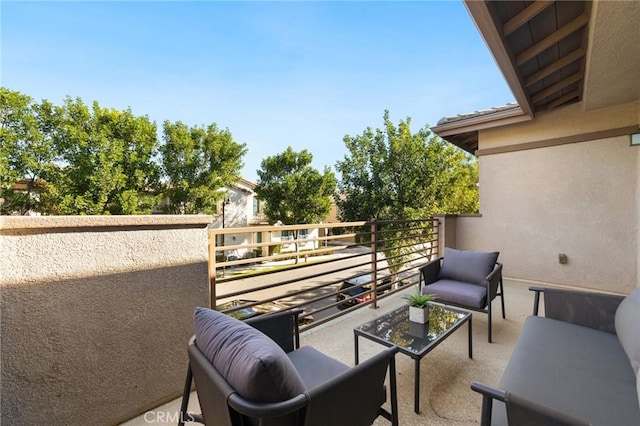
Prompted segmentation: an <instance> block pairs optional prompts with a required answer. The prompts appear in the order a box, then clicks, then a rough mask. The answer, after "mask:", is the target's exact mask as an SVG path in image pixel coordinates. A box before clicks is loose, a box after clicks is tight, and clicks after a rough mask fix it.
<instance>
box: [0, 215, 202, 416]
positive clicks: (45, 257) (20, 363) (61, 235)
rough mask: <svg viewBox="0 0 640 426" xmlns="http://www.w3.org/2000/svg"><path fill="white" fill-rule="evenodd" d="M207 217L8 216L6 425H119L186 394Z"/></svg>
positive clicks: (0, 222)
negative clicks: (188, 347) (188, 349)
mask: <svg viewBox="0 0 640 426" xmlns="http://www.w3.org/2000/svg"><path fill="white" fill-rule="evenodd" d="M211 221H212V218H211V217H210V216H127V217H125V216H120V217H118V216H111V217H109V216H103V217H90V216H84V217H15V218H14V217H9V218H7V217H4V218H0V251H1V255H2V267H1V268H0V286H1V287H0V290H1V293H0V308H1V316H2V318H1V319H2V327H1V330H0V336H1V339H2V347H1V355H2V371H1V378H2V395H1V398H2V405H1V419H0V422H1V423H3V424H52V425H53V424H60V425H71V424H115V423H118V422H120V421H122V420H125V419H126V418H129V417H132V416H134V415H136V414H139V413H140V412H141V410H144V409H147V408H150V407H152V406H155V405H157V403H158V402H159V401H163V400H166V399H167V398H170V397H175V396H176V395H177V394H179V392H180V391H181V388H182V385H183V380H184V374H185V372H186V366H187V358H186V343H187V340H188V338H189V336H190V335H191V334H192V333H193V325H192V313H193V308H194V307H195V306H206V305H207V304H208V300H209V297H208V279H207V235H206V229H205V228H206V226H207V224H208V223H210V222H211Z"/></svg>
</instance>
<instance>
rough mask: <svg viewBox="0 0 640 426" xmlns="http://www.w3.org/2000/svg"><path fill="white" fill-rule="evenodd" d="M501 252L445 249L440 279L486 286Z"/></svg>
mask: <svg viewBox="0 0 640 426" xmlns="http://www.w3.org/2000/svg"><path fill="white" fill-rule="evenodd" d="M499 254H500V253H499V252H495V251H494V252H480V251H464V250H456V249H452V248H449V247H445V249H444V259H443V260H442V265H441V266H440V272H439V274H438V278H439V279H449V280H454V281H461V282H465V283H470V284H477V285H486V279H487V277H488V276H489V274H490V273H491V272H492V271H493V269H494V268H495V266H496V262H497V261H498V255H499Z"/></svg>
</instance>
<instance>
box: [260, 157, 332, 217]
mask: <svg viewBox="0 0 640 426" xmlns="http://www.w3.org/2000/svg"><path fill="white" fill-rule="evenodd" d="M312 160H313V156H312V155H311V153H310V152H309V151H307V150H302V151H301V152H294V151H293V149H292V148H291V147H288V148H287V149H286V151H284V152H283V153H281V154H277V155H273V156H270V157H267V158H265V159H264V160H262V163H261V169H260V170H258V179H259V180H258V185H257V187H256V189H255V192H256V194H257V195H258V197H260V198H261V199H262V200H264V202H265V207H264V212H265V214H266V215H267V217H268V218H269V220H270V221H271V222H272V223H273V222H277V221H281V222H282V223H283V224H285V225H293V224H299V223H315V222H320V221H322V220H324V219H325V218H326V216H327V214H329V211H330V209H331V197H332V196H333V194H334V191H335V188H336V181H335V176H334V174H333V172H332V171H331V170H330V169H329V168H328V167H325V169H324V173H320V172H319V171H318V170H316V169H315V168H313V167H312V166H311V161H312Z"/></svg>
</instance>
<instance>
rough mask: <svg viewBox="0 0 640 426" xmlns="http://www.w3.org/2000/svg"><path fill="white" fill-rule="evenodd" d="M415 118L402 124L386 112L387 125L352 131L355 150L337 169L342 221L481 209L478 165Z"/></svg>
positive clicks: (348, 144)
mask: <svg viewBox="0 0 640 426" xmlns="http://www.w3.org/2000/svg"><path fill="white" fill-rule="evenodd" d="M410 124H411V119H410V118H407V119H406V121H402V120H401V121H400V123H399V124H398V125H397V126H396V125H394V124H393V123H392V122H391V120H390V119H389V111H385V113H384V128H383V129H375V131H374V130H372V129H371V128H367V129H366V130H365V131H364V132H363V133H362V135H358V136H355V137H351V136H349V135H346V136H345V137H344V139H343V140H344V143H345V145H346V147H347V149H348V151H349V153H348V154H347V155H345V157H344V159H343V160H342V161H338V162H337V165H336V169H337V170H338V173H339V174H340V176H341V179H340V180H339V183H338V194H339V195H338V196H337V197H336V204H337V205H338V207H339V210H340V214H341V219H342V220H344V221H357V220H367V219H383V220H393V219H417V218H427V217H430V216H431V215H433V214H434V213H474V212H477V210H478V190H477V177H478V172H477V165H476V163H475V161H473V160H472V159H471V157H470V156H469V155H467V154H465V153H464V151H462V150H460V149H459V148H456V147H454V146H452V145H450V144H448V143H447V142H445V141H443V140H442V139H440V138H439V137H437V136H436V135H434V134H433V133H431V131H430V130H429V129H428V127H426V126H425V127H424V128H422V129H420V130H418V132H416V133H412V132H411V129H410Z"/></svg>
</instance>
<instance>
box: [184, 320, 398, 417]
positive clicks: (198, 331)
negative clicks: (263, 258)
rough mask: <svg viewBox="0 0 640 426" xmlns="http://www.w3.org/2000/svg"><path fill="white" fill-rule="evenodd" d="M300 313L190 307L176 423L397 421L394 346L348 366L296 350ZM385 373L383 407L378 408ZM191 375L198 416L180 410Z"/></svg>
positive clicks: (307, 349) (309, 349) (311, 351)
mask: <svg viewBox="0 0 640 426" xmlns="http://www.w3.org/2000/svg"><path fill="white" fill-rule="evenodd" d="M300 312H301V311H287V312H279V313H275V314H270V315H264V316H259V317H255V318H251V319H249V320H247V321H245V322H242V321H239V320H236V319H234V318H231V317H229V316H227V315H225V314H222V313H220V312H217V311H214V310H211V309H207V308H196V312H195V315H194V322H195V336H194V337H192V338H191V340H190V341H189V345H188V352H189V369H188V372H187V380H186V382H185V388H184V394H183V399H182V407H181V413H180V423H179V425H183V424H184V421H197V422H200V423H204V424H208V425H215V426H227V425H233V426H238V425H243V426H245V425H259V426H273V425H277V426H289V425H292V426H293V425H304V426H323V425H338V426H339V425H345V426H346V425H355V426H357V425H362V426H365V425H370V424H371V423H373V421H374V420H375V419H376V417H378V416H379V415H382V416H383V417H385V418H386V419H388V420H389V421H390V422H391V424H392V425H397V424H398V414H397V394H396V377H395V354H396V352H397V351H398V348H397V347H393V348H389V349H387V350H385V351H383V352H381V353H379V354H377V355H375V356H373V357H371V358H369V359H368V360H366V361H364V362H362V363H360V364H359V365H357V366H355V367H351V368H350V367H348V366H346V365H345V364H342V363H341V362H339V361H337V360H335V359H333V358H331V357H329V356H327V355H325V354H323V353H321V352H319V351H317V350H316V349H314V348H312V347H308V346H304V347H302V348H301V347H299V346H300V340H299V334H298V315H299V314H300ZM387 370H388V371H389V393H390V401H389V402H390V411H387V410H386V409H384V408H383V407H382V406H383V404H385V403H386V401H387V387H386V386H385V378H386V376H387ZM192 379H194V380H195V385H196V391H197V394H198V400H199V402H200V408H201V410H202V414H201V415H195V414H191V413H187V404H188V401H189V395H190V391H191V380H192Z"/></svg>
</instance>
